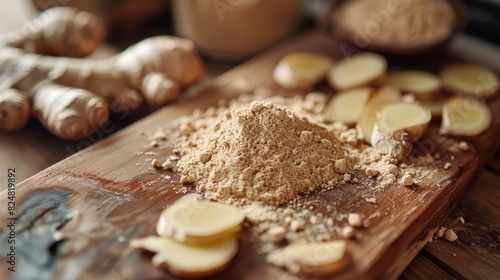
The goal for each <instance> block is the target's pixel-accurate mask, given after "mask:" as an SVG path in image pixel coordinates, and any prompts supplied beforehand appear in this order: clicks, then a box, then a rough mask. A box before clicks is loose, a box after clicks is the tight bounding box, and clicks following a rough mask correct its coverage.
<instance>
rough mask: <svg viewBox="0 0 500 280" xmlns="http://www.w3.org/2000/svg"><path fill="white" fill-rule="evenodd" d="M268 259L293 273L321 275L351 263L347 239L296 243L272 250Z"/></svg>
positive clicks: (332, 272)
mask: <svg viewBox="0 0 500 280" xmlns="http://www.w3.org/2000/svg"><path fill="white" fill-rule="evenodd" d="M266 261H267V262H268V263H271V264H274V265H277V266H282V267H286V268H287V269H288V270H289V271H290V272H292V273H297V274H305V275H309V276H317V277H321V276H328V275H332V274H335V273H338V272H340V271H341V270H343V269H344V268H345V267H346V266H347V265H348V264H349V254H348V251H347V244H346V242H345V240H336V241H330V242H325V243H309V244H297V243H296V244H291V245H288V246H287V247H285V248H283V249H279V250H276V251H273V252H271V253H270V254H269V255H267V257H266Z"/></svg>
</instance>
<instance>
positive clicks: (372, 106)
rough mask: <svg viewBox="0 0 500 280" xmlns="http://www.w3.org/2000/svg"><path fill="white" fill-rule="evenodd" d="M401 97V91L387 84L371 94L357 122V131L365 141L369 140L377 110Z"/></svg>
mask: <svg viewBox="0 0 500 280" xmlns="http://www.w3.org/2000/svg"><path fill="white" fill-rule="evenodd" d="M401 99H402V96H401V92H399V90H397V89H395V88H392V87H388V86H385V87H382V88H381V89H379V90H378V91H376V92H375V93H374V94H373V95H372V96H371V98H370V100H368V103H367V104H366V106H365V108H364V109H363V113H362V114H361V116H360V118H359V121H358V124H357V129H358V132H359V133H360V135H362V137H363V139H364V140H365V142H366V143H370V142H371V138H372V132H373V127H374V126H375V122H376V120H377V112H378V111H380V109H382V108H383V107H384V106H386V105H389V104H393V103H396V102H400V101H401Z"/></svg>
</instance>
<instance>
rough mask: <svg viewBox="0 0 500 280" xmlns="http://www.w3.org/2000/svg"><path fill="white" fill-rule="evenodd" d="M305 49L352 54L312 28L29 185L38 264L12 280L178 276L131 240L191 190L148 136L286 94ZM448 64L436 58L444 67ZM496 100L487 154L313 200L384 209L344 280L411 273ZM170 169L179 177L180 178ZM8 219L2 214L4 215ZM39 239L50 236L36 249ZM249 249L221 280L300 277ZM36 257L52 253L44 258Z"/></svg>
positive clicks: (28, 215)
mask: <svg viewBox="0 0 500 280" xmlns="http://www.w3.org/2000/svg"><path fill="white" fill-rule="evenodd" d="M299 50H300V51H316V52H320V53H325V54H328V55H332V56H334V57H336V58H340V57H341V56H342V52H341V50H340V49H339V46H338V44H336V43H335V42H333V41H330V40H329V39H327V38H325V37H323V36H322V35H320V34H317V33H314V32H313V33H307V34H305V35H302V36H300V37H298V38H296V39H294V40H293V41H290V42H288V43H286V44H285V45H283V46H280V47H278V48H276V49H274V50H272V51H270V52H269V53H267V54H265V55H263V56H261V57H259V58H256V59H253V60H251V61H249V62H248V63H246V64H244V65H241V66H239V67H237V68H235V69H233V70H231V71H229V72H228V73H226V74H224V75H222V76H220V77H218V78H217V79H215V80H214V81H213V83H210V84H207V85H205V86H204V87H202V88H199V89H198V92H197V93H198V95H196V96H194V97H193V98H191V99H188V100H186V101H184V102H181V103H178V104H175V105H174V106H170V107H167V108H163V109H161V110H159V111H157V112H155V113H154V114H152V115H150V116H148V117H146V118H144V119H142V120H141V121H139V122H137V123H135V124H133V125H131V126H129V127H127V128H125V129H123V130H121V131H119V132H117V133H115V134H113V135H111V136H110V137H108V138H106V139H104V140H103V141H100V142H99V143H97V144H95V145H92V146H90V147H89V148H87V149H85V150H83V151H82V152H80V153H77V154H74V155H73V156H71V157H69V158H67V159H65V160H63V161H61V162H59V163H57V164H55V165H53V166H51V167H49V168H48V169H46V170H44V171H43V172H41V173H38V174H37V175H35V176H33V177H31V178H29V179H27V180H26V181H24V182H23V183H21V184H19V186H18V194H17V201H18V202H17V203H18V204H20V205H22V206H21V207H20V208H19V209H18V213H17V214H18V218H19V225H21V226H22V228H21V230H20V231H19V240H20V241H19V243H20V244H19V247H20V248H22V249H20V250H19V252H20V255H19V259H20V260H24V261H23V263H29V266H30V269H26V270H24V271H22V273H18V274H15V276H13V277H11V278H10V279H30V277H31V278H32V277H33V276H34V275H36V279H41V280H43V279H77V278H78V279H160V278H163V279H165V278H166V279H171V278H172V277H171V276H169V275H168V274H167V273H166V272H164V271H162V270H158V269H155V268H153V267H152V266H151V264H150V256H151V255H148V254H144V253H142V252H140V251H135V250H131V249H130V248H129V247H128V246H127V242H128V241H129V240H130V239H132V238H134V237H139V236H144V235H149V234H154V228H155V224H156V220H157V218H158V216H159V214H160V212H161V211H162V209H163V208H164V207H166V206H168V205H169V204H171V203H172V202H173V201H175V199H177V198H178V197H179V196H180V195H179V194H177V193H176V192H175V190H174V189H175V188H180V187H182V185H181V184H180V183H179V175H178V174H173V173H171V172H168V171H160V170H154V169H152V168H151V167H150V166H149V164H148V163H147V162H146V161H147V160H148V159H151V158H152V156H151V155H148V154H147V153H145V152H155V153H157V154H156V155H155V157H158V158H166V157H167V156H168V154H169V153H170V150H161V151H158V150H154V149H151V148H144V146H146V145H147V144H148V142H149V141H148V139H147V138H148V136H149V135H152V134H153V133H154V132H155V131H156V129H157V128H158V127H161V126H162V125H164V123H165V122H167V121H169V120H172V119H174V118H177V117H179V116H182V115H185V114H188V113H190V112H192V111H193V110H194V109H195V108H206V107H208V106H210V105H213V104H215V103H216V101H217V100H219V99H220V98H231V97H234V96H237V95H238V94H240V93H242V92H247V91H251V90H253V89H256V88H266V89H271V90H273V91H276V93H283V91H282V90H279V89H278V87H277V86H276V85H275V84H274V82H273V81H272V79H271V73H272V69H273V68H274V66H275V65H276V63H277V61H278V60H279V59H280V58H281V57H282V56H283V55H285V54H287V53H289V52H292V51H299ZM444 61H448V60H444ZM444 61H443V60H442V61H441V62H439V61H434V62H433V63H434V65H435V66H436V67H439V63H443V62H444ZM323 86H324V85H323ZM325 88H326V87H321V89H325ZM491 106H492V108H493V109H494V112H495V121H494V123H493V125H492V127H491V129H489V130H488V131H487V132H485V133H484V134H482V135H481V136H479V137H475V138H474V139H472V141H473V143H474V144H475V146H476V147H477V150H478V151H479V152H480V154H478V153H477V152H476V150H475V149H473V150H472V151H470V152H467V153H461V154H459V155H458V154H457V155H455V160H454V161H453V165H452V168H450V169H449V170H444V169H443V168H442V164H443V162H441V163H438V164H437V166H436V167H437V168H436V171H435V174H434V176H432V177H429V178H426V179H425V180H424V181H423V182H422V183H421V184H419V186H418V187H416V188H404V187H402V186H394V187H391V188H386V189H384V190H383V191H380V192H373V191H371V187H373V186H374V185H376V181H375V180H365V177H364V176H365V175H364V172H363V171H361V170H360V171H356V172H355V174H354V175H355V177H358V178H359V179H360V181H366V182H367V184H346V185H345V186H340V187H338V188H336V189H333V190H332V191H329V192H326V193H324V194H321V195H319V194H313V195H310V196H307V197H305V200H308V199H311V200H314V199H317V200H319V201H320V205H318V207H316V210H315V211H325V210H324V209H325V206H326V205H327V204H332V203H336V204H337V210H338V212H341V213H346V212H354V211H355V212H358V213H361V214H363V215H365V216H367V217H368V216H371V215H372V214H374V213H379V215H378V216H374V217H373V219H371V221H370V225H369V226H368V227H366V228H364V229H362V230H360V234H359V236H357V238H356V239H354V240H349V242H348V243H349V244H348V246H349V248H350V250H351V252H352V254H351V257H352V263H351V264H350V266H349V267H348V269H347V270H346V271H345V272H343V273H342V274H340V275H338V279H359V278H363V279H378V278H395V277H397V276H398V275H399V274H400V273H401V272H402V271H403V270H404V268H405V267H406V266H407V265H408V264H409V263H410V262H411V260H412V259H413V258H414V257H415V255H417V253H418V251H419V250H420V249H421V248H422V247H423V246H424V245H425V243H426V242H427V240H428V238H429V236H430V235H431V234H432V233H433V232H434V230H435V229H436V228H437V227H438V225H439V224H440V223H441V222H442V221H443V220H444V219H445V218H446V217H447V216H448V214H449V213H450V212H451V210H452V209H453V207H454V205H456V203H457V201H458V199H459V198H460V197H461V195H462V193H463V192H464V190H465V187H466V185H467V183H468V182H469V181H470V180H471V178H472V177H473V175H474V174H475V172H476V170H477V168H478V164H479V161H480V160H484V159H485V158H486V156H487V155H488V154H491V153H492V152H493V150H494V149H496V145H497V144H496V143H498V138H499V135H498V132H497V131H498V130H499V129H500V116H499V115H498V112H499V111H500V101H499V100H496V101H495V102H494V103H492V104H491ZM452 141H454V140H450V139H447V138H444V137H441V136H439V134H438V133H437V130H436V126H435V125H434V126H432V127H431V129H429V131H428V133H427V135H426V137H425V138H424V140H423V141H421V142H420V144H419V145H417V149H416V151H415V153H431V154H433V153H440V154H441V158H442V159H443V161H444V160H447V159H450V158H451V154H450V152H448V151H447V147H448V146H449V145H450V143H451V142H452ZM160 175H171V176H172V178H173V179H172V180H166V179H165V178H162V177H161V176H160ZM47 194H50V196H48V195H47ZM368 195H369V196H374V197H376V199H377V201H378V204H369V203H365V201H364V197H366V196H368ZM46 197H47V198H46ZM0 205H6V195H5V193H1V194H0ZM33 213H35V214H33ZM5 215H6V214H5V213H4V212H1V214H0V220H4V219H5V218H6V217H5ZM340 224H345V221H341V222H340ZM55 232H58V233H57V234H54V233H55ZM1 234H5V230H3V231H2V232H1ZM30 238H31V239H33V238H37V239H39V240H44V241H43V242H40V244H39V245H37V246H32V244H31V243H30V241H29V240H31V239H30ZM240 245H241V248H240V251H239V253H238V255H237V256H236V258H235V260H234V262H233V264H232V265H231V266H230V267H229V269H227V270H226V271H224V272H223V273H221V274H219V275H217V276H215V277H213V279H289V278H290V277H291V275H289V274H288V273H287V272H285V271H284V270H282V269H279V268H276V267H273V266H270V265H267V264H265V262H264V258H263V256H262V255H259V254H257V253H256V252H255V250H254V249H253V247H252V245H251V244H246V243H241V244H240ZM27 248H30V249H27ZM2 255H3V252H2ZM30 255H39V256H42V257H40V261H39V262H34V261H33V260H32V257H31V256H30ZM42 260H43V261H42ZM2 265H3V266H4V265H5V262H2ZM0 268H1V269H4V267H0Z"/></svg>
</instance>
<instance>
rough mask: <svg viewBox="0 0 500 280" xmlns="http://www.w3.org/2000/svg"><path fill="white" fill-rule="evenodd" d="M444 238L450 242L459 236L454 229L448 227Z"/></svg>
mask: <svg viewBox="0 0 500 280" xmlns="http://www.w3.org/2000/svg"><path fill="white" fill-rule="evenodd" d="M444 239H446V240H448V241H450V242H454V241H456V240H457V239H458V236H457V234H456V233H455V232H454V231H453V230H452V229H447V230H446V232H445V233H444Z"/></svg>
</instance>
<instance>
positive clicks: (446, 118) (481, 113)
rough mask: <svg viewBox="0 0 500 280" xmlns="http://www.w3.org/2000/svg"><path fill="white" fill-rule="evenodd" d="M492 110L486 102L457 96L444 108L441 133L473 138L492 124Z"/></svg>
mask: <svg viewBox="0 0 500 280" xmlns="http://www.w3.org/2000/svg"><path fill="white" fill-rule="evenodd" d="M491 118H492V116H491V110H490V108H489V107H488V105H486V103H485V102H483V101H481V100H478V99H476V98H472V97H462V96H455V97H452V98H450V99H449V100H448V101H447V102H446V103H445V104H444V106H443V120H442V122H441V133H443V134H450V135H462V136H473V135H478V134H481V133H482V132H484V131H485V130H486V129H488V127H490V124H491Z"/></svg>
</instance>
